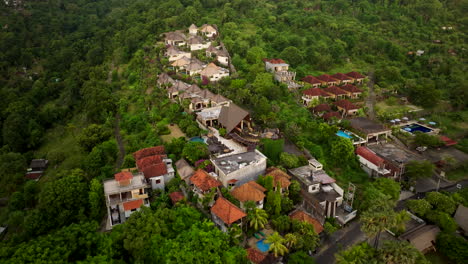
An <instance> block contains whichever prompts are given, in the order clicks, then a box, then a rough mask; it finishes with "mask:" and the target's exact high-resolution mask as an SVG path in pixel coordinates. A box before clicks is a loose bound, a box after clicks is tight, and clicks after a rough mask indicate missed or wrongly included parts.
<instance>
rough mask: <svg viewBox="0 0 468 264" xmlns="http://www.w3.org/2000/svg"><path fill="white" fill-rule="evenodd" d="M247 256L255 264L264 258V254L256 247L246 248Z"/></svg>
mask: <svg viewBox="0 0 468 264" xmlns="http://www.w3.org/2000/svg"><path fill="white" fill-rule="evenodd" d="M247 258H248V259H249V260H250V261H252V262H253V263H255V264H259V263H262V261H264V260H265V258H266V255H263V254H262V252H260V251H259V250H258V249H255V248H248V249H247Z"/></svg>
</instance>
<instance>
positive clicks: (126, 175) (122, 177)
mask: <svg viewBox="0 0 468 264" xmlns="http://www.w3.org/2000/svg"><path fill="white" fill-rule="evenodd" d="M114 178H115V180H116V181H118V182H120V181H127V180H131V179H133V174H132V173H131V172H129V171H122V172H119V173H116V174H114Z"/></svg>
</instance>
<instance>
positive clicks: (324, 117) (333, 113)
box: [322, 112, 341, 120]
mask: <svg viewBox="0 0 468 264" xmlns="http://www.w3.org/2000/svg"><path fill="white" fill-rule="evenodd" d="M332 117H336V118H337V119H341V114H340V113H338V112H328V113H325V114H324V115H323V116H322V118H323V119H325V120H329V119H331V118H332Z"/></svg>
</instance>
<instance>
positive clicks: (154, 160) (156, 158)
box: [136, 155, 164, 171]
mask: <svg viewBox="0 0 468 264" xmlns="http://www.w3.org/2000/svg"><path fill="white" fill-rule="evenodd" d="M163 157H164V155H153V156H148V157H144V158H141V159H139V160H137V161H136V165H137V167H138V169H139V170H140V171H142V170H143V169H145V168H147V167H148V166H151V165H153V164H158V163H161V162H162V160H163Z"/></svg>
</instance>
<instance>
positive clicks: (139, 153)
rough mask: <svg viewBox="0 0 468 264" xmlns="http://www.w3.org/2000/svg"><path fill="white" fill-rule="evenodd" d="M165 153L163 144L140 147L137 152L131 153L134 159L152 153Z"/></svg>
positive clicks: (151, 154)
mask: <svg viewBox="0 0 468 264" xmlns="http://www.w3.org/2000/svg"><path fill="white" fill-rule="evenodd" d="M164 153H165V150H164V146H156V147H151V148H144V149H140V150H138V151H137V152H135V153H133V157H134V158H135V161H137V160H139V159H142V158H144V157H148V156H153V155H162V154H164Z"/></svg>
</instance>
